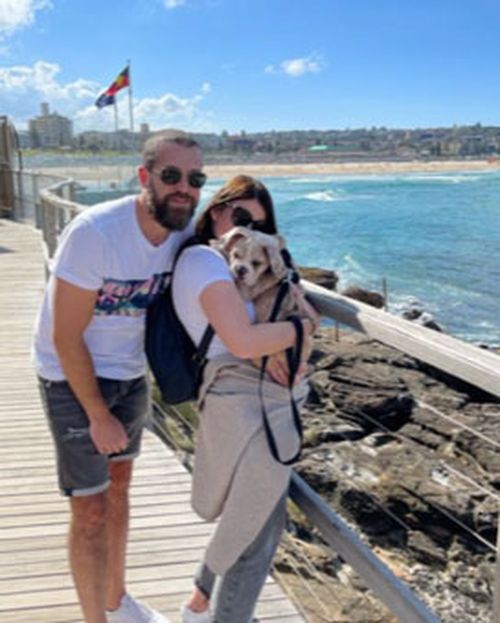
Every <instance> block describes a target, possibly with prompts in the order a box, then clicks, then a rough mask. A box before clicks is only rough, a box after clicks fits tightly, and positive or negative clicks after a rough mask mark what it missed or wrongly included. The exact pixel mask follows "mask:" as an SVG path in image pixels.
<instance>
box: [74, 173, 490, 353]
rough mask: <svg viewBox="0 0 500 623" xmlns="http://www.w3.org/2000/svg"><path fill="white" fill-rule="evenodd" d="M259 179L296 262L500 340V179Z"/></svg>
mask: <svg viewBox="0 0 500 623" xmlns="http://www.w3.org/2000/svg"><path fill="white" fill-rule="evenodd" d="M263 180H264V181H265V183H266V184H267V185H268V187H269V189H270V190H271V192H272V194H273V197H274V200H275V204H276V210H277V215H278V223H279V227H280V230H281V231H282V232H283V234H284V235H285V236H286V238H287V240H288V243H289V247H290V249H291V251H292V253H293V256H294V258H295V260H296V261H297V263H299V264H301V265H308V266H322V267H325V268H332V269H334V270H336V271H337V272H338V273H339V274H340V276H341V283H340V287H341V288H343V287H345V286H346V285H351V284H352V285H354V284H355V285H359V286H361V287H364V288H368V289H376V290H379V291H381V289H382V279H383V278H384V277H385V278H386V280H387V285H388V292H389V307H390V310H391V311H393V312H395V313H400V312H401V311H402V310H404V309H405V308H408V307H410V306H412V305H414V304H415V303H419V304H421V305H422V306H423V307H424V308H425V309H426V310H427V311H429V312H430V313H431V314H432V315H433V316H434V318H435V319H436V320H437V321H438V322H439V323H440V324H441V325H442V326H443V327H444V328H445V330H446V331H447V332H449V333H451V334H453V335H456V336H458V337H461V338H462V339H465V340H467V341H472V342H480V343H485V344H497V345H498V344H500V317H499V306H500V263H499V258H500V173H460V174H456V173H450V174H439V175H437V174H401V175H365V176H332V175H329V176H304V177H280V178H263ZM221 183H222V180H211V181H210V183H209V184H207V187H206V188H205V189H204V193H203V197H202V203H203V202H204V201H205V200H206V199H207V198H208V197H209V196H210V195H211V194H212V193H213V192H214V191H215V190H216V189H217V188H218V187H219V186H220V184H221ZM89 191H90V189H89ZM104 195H105V193H104V192H102V189H99V193H97V194H90V192H88V191H87V193H82V194H81V195H80V197H79V199H80V200H82V201H85V200H87V201H91V202H94V201H96V200H98V199H99V198H101V197H103V196H104Z"/></svg>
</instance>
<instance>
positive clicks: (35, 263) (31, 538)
mask: <svg viewBox="0 0 500 623" xmlns="http://www.w3.org/2000/svg"><path fill="white" fill-rule="evenodd" d="M43 283H44V271H43V257H42V247H41V239H40V236H39V234H38V232H37V231H35V230H34V229H33V228H31V227H30V226H28V225H22V224H18V223H13V222H11V221H7V220H1V219H0V318H1V324H0V345H1V346H0V430H1V431H2V439H1V453H0V622H1V623H35V622H36V623H63V622H64V623H77V622H81V621H82V619H81V614H80V609H79V606H78V604H77V600H76V595H75V592H74V589H73V586H72V581H71V577H70V574H69V570H68V566H67V562H66V558H67V556H66V533H67V520H68V511H67V502H66V500H64V498H62V497H61V496H60V495H59V494H58V489H57V483H56V478H55V467H54V458H53V452H52V441H51V438H50V436H49V433H48V430H47V426H46V423H45V421H44V416H43V413H42V409H41V406H40V400H39V396H38V390H37V385H36V379H35V376H34V373H33V369H32V366H31V363H30V356H29V349H30V341H31V333H32V328H33V324H34V320H35V315H36V311H37V309H38V306H39V304H40V300H41V296H42V291H43ZM144 441H145V443H144V449H143V453H142V456H141V457H140V458H139V459H138V461H137V465H136V471H135V475H134V482H133V487H132V521H131V533H130V543H129V555H128V570H127V574H128V588H129V590H130V592H131V593H132V594H134V595H135V596H136V597H139V598H144V599H145V600H147V602H148V603H149V604H150V605H152V606H154V607H156V608H158V609H159V610H160V611H162V612H164V613H165V614H167V615H168V616H169V617H170V618H171V620H172V623H176V622H178V621H179V615H178V611H179V607H180V605H181V603H182V602H183V601H184V600H185V598H186V597H187V595H188V594H189V592H190V589H191V578H192V576H193V573H194V571H195V569H196V566H197V564H198V561H199V558H200V554H201V552H202V548H203V547H204V545H205V544H206V542H207V540H208V538H209V535H210V533H211V531H212V526H210V525H208V524H206V523H203V522H202V521H200V520H199V519H198V517H197V516H196V515H195V514H194V513H193V512H192V511H191V508H190V504H189V491H190V476H189V474H188V473H187V472H186V471H185V469H184V468H183V467H182V466H181V465H180V463H179V462H178V461H177V460H176V458H175V456H174V455H173V453H172V452H170V450H168V449H167V448H166V447H165V446H164V445H163V444H162V443H161V442H160V441H159V440H158V439H157V438H156V437H154V436H153V435H152V434H150V433H146V435H145V440H144ZM258 615H259V617H260V619H261V620H262V621H270V622H273V623H298V622H300V621H303V620H304V619H303V618H302V617H301V616H300V615H299V614H298V613H297V611H296V609H295V608H294V606H293V605H292V604H291V603H290V602H289V600H288V599H287V598H286V597H284V595H283V593H282V591H281V589H280V588H279V587H278V586H277V585H276V584H275V583H274V582H273V581H272V580H271V579H269V580H268V582H267V584H266V586H265V589H264V592H263V595H262V599H261V602H260V603H259V608H258Z"/></svg>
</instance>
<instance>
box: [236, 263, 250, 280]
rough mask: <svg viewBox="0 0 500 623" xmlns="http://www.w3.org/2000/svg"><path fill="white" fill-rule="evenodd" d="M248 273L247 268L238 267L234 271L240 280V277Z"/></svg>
mask: <svg viewBox="0 0 500 623" xmlns="http://www.w3.org/2000/svg"><path fill="white" fill-rule="evenodd" d="M247 272H248V268H247V267H246V266H238V268H237V269H236V274H237V275H238V277H239V278H240V279H241V278H242V277H244V276H245V275H246V274H247Z"/></svg>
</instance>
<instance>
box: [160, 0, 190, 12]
mask: <svg viewBox="0 0 500 623" xmlns="http://www.w3.org/2000/svg"><path fill="white" fill-rule="evenodd" d="M163 4H164V5H165V8H166V9H168V10H171V9H177V8H178V7H180V6H183V5H184V4H186V0H163Z"/></svg>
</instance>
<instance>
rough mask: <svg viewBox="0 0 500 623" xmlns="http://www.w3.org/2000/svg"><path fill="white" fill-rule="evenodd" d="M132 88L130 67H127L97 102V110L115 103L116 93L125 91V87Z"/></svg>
mask: <svg viewBox="0 0 500 623" xmlns="http://www.w3.org/2000/svg"><path fill="white" fill-rule="evenodd" d="M128 86H130V74H129V67H128V65H127V67H125V69H124V70H123V71H122V72H121V73H119V74H118V76H117V77H116V79H115V81H114V82H113V83H112V84H111V85H110V86H109V87H108V88H107V89H106V90H105V91H103V92H102V93H101V95H99V97H98V98H97V99H96V101H95V105H96V106H97V108H104V106H109V105H111V104H114V103H115V93H118V91H120V89H124V88H125V87H128Z"/></svg>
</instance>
